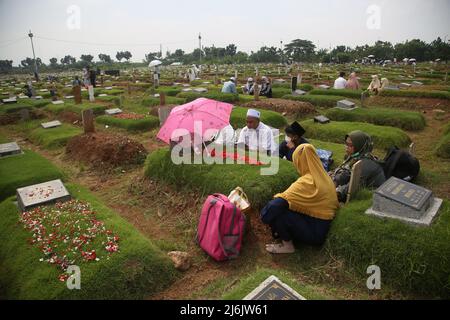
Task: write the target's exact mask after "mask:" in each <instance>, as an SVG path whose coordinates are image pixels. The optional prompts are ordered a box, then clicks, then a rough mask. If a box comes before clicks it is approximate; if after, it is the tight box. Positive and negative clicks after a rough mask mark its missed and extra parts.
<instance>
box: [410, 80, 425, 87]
mask: <svg viewBox="0 0 450 320" xmlns="http://www.w3.org/2000/svg"><path fill="white" fill-rule="evenodd" d="M411 85H412V86H414V87H420V86H423V83H422V82H420V81H413V82H411Z"/></svg>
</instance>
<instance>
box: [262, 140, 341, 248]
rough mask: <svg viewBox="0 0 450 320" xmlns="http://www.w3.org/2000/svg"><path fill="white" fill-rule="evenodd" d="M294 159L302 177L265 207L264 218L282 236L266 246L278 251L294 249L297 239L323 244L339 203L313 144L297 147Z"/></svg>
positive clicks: (263, 220) (303, 241) (307, 242)
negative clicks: (276, 242) (277, 241)
mask: <svg viewBox="0 0 450 320" xmlns="http://www.w3.org/2000/svg"><path fill="white" fill-rule="evenodd" d="M293 163H294V166H295V168H296V169H297V172H298V173H299V175H300V178H299V179H298V180H297V181H296V182H294V183H293V184H292V185H291V186H290V187H289V188H288V189H287V190H286V191H285V192H283V193H280V194H277V195H275V196H274V200H272V201H270V202H269V203H268V204H267V205H266V206H265V207H264V209H263V210H262V211H261V220H262V222H263V223H265V224H267V225H269V226H270V228H271V229H272V235H273V236H274V238H275V239H278V240H281V243H278V244H268V245H266V250H267V251H269V252H270V253H274V254H277V253H293V252H294V251H295V247H294V244H293V241H298V242H301V243H304V244H308V245H322V244H323V243H324V242H325V239H326V237H327V234H328V231H329V230H330V226H331V222H332V220H333V219H334V217H335V212H336V210H337V209H338V207H339V202H338V199H337V196H336V192H335V187H334V184H333V181H332V180H331V178H330V177H329V176H328V174H327V172H326V171H325V170H324V168H323V165H322V162H321V161H320V159H319V156H318V155H317V151H316V149H315V148H314V147H313V146H312V145H311V144H302V145H300V146H299V147H297V149H295V152H294V155H293Z"/></svg>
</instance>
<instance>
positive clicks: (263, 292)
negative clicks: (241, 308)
mask: <svg viewBox="0 0 450 320" xmlns="http://www.w3.org/2000/svg"><path fill="white" fill-rule="evenodd" d="M244 300H306V299H305V298H304V297H302V296H301V295H300V294H298V293H297V292H296V291H295V290H294V289H292V288H291V287H289V286H288V285H287V284H285V283H283V282H281V281H280V279H278V278H277V277H275V276H271V277H269V278H268V279H267V280H265V281H264V282H263V283H261V284H260V285H259V286H258V288H256V289H255V290H253V291H252V292H251V293H250V294H249V295H247V296H246V297H245V298H244Z"/></svg>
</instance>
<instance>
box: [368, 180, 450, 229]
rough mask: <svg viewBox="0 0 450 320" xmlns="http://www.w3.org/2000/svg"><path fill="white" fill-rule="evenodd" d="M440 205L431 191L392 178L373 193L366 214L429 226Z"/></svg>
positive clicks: (439, 200)
mask: <svg viewBox="0 0 450 320" xmlns="http://www.w3.org/2000/svg"><path fill="white" fill-rule="evenodd" d="M441 205H442V199H438V198H435V197H434V196H433V193H432V191H430V190H428V189H425V188H423V187H420V186H418V185H415V184H412V183H410V182H406V181H404V180H401V179H398V178H395V177H392V178H390V179H389V180H388V181H386V182H385V183H384V184H383V185H382V186H381V187H380V188H378V189H377V190H376V191H375V192H374V196H373V206H372V208H370V209H368V210H367V211H366V214H368V215H374V216H377V217H383V218H392V219H397V220H401V221H403V222H406V223H409V224H413V225H418V226H430V225H431V224H432V222H433V220H434V219H435V218H436V216H437V214H438V211H439V208H440V206H441Z"/></svg>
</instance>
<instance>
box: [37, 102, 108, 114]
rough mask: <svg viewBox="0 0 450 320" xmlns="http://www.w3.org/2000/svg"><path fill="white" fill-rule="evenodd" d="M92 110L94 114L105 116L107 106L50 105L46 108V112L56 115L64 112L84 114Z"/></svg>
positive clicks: (87, 104)
mask: <svg viewBox="0 0 450 320" xmlns="http://www.w3.org/2000/svg"><path fill="white" fill-rule="evenodd" d="M88 109H92V111H93V112H94V114H96V115H99V114H104V113H105V110H106V106H102V105H99V104H95V103H89V102H86V103H82V104H72V103H66V104H57V105H54V104H50V105H48V106H47V107H45V110H46V111H49V112H51V113H54V114H59V113H61V112H63V111H70V112H74V113H77V114H80V115H81V114H82V113H83V111H84V110H88Z"/></svg>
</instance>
